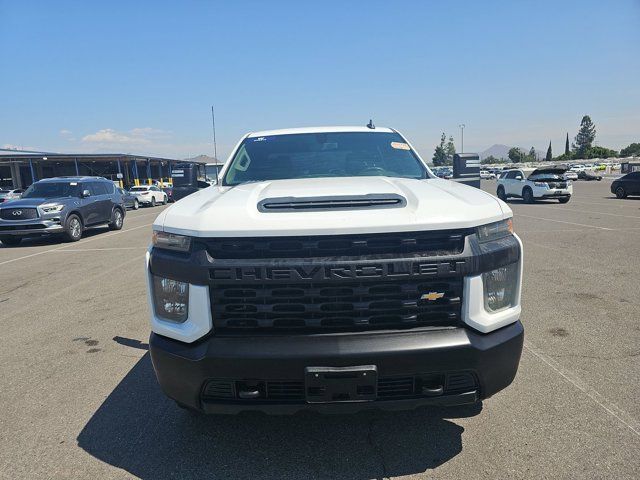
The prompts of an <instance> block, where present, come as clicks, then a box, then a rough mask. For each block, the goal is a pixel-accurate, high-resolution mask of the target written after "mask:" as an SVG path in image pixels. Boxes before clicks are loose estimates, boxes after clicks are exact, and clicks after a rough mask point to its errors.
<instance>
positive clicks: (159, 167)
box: [158, 160, 164, 188]
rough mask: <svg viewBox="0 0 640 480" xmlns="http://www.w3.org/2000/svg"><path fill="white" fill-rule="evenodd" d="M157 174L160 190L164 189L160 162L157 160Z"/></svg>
mask: <svg viewBox="0 0 640 480" xmlns="http://www.w3.org/2000/svg"><path fill="white" fill-rule="evenodd" d="M158 172H160V175H159V177H158V178H159V179H160V188H162V187H164V183H163V182H162V160H158Z"/></svg>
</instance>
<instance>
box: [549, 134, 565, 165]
mask: <svg viewBox="0 0 640 480" xmlns="http://www.w3.org/2000/svg"><path fill="white" fill-rule="evenodd" d="M567 140H568V139H567ZM544 159H545V161H547V162H550V161H551V160H553V153H551V142H549V148H547V155H546V156H545V157H544Z"/></svg>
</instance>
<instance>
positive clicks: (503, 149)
mask: <svg viewBox="0 0 640 480" xmlns="http://www.w3.org/2000/svg"><path fill="white" fill-rule="evenodd" d="M519 148H520V150H522V151H523V152H525V153H529V148H531V147H528V148H524V147H519ZM510 149H511V147H510V146H508V145H502V144H499V143H496V144H494V145H491V146H490V147H489V148H487V149H486V150H483V151H482V152H478V155H480V160H482V159H484V158H487V157H490V156H494V157H495V158H504V159H505V160H507V159H509V150H510ZM536 154H537V155H538V158H540V159H541V160H542V159H544V157H545V155H546V154H547V152H546V151H545V152H543V151H541V150H536Z"/></svg>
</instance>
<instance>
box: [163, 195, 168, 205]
mask: <svg viewBox="0 0 640 480" xmlns="http://www.w3.org/2000/svg"><path fill="white" fill-rule="evenodd" d="M166 204H167V196H166V195H165V196H163V197H162V205H166Z"/></svg>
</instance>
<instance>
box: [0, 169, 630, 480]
mask: <svg viewBox="0 0 640 480" xmlns="http://www.w3.org/2000/svg"><path fill="white" fill-rule="evenodd" d="M483 183H484V185H483V188H485V189H487V190H488V191H491V192H493V193H494V192H495V181H487V182H483ZM609 184H610V182H609V181H608V180H604V181H602V182H592V183H580V182H576V183H574V185H575V187H574V197H573V198H572V200H571V202H570V203H568V204H566V205H560V204H558V203H557V202H555V201H549V202H540V203H537V204H534V205H525V204H523V203H522V202H520V201H517V200H513V201H511V202H510V204H511V207H512V208H513V210H514V213H515V220H514V226H515V229H516V231H517V233H518V234H519V235H520V236H521V238H522V240H523V242H524V248H525V253H524V256H525V280H524V288H523V318H522V321H523V323H524V325H525V329H526V340H525V349H524V352H523V356H522V360H521V365H520V370H519V373H518V376H517V377H516V380H515V382H514V383H513V385H512V386H511V387H509V388H508V389H506V390H504V391H503V392H500V393H499V394H497V395H496V396H494V397H493V398H490V399H488V400H486V401H485V402H483V404H482V405H479V406H477V407H472V408H456V409H421V410H417V411H413V412H400V413H382V412H380V413H371V412H369V413H363V414H359V415H355V416H320V415H316V414H300V415H296V416H292V417H269V416H264V415H259V414H242V415H239V416H235V417H196V416H193V415H191V414H189V413H186V412H184V411H182V410H180V409H178V408H176V407H175V406H174V404H173V403H172V402H171V401H169V400H168V399H166V398H165V397H164V396H163V395H162V393H161V392H160V390H159V388H158V386H157V384H156V381H155V377H154V375H153V371H152V368H151V364H150V361H149V355H148V353H147V352H146V347H147V339H148V332H149V329H148V324H147V299H146V296H145V295H146V294H145V285H144V271H143V259H144V253H145V249H146V246H147V244H148V242H149V238H150V233H151V223H152V221H153V219H154V218H155V216H156V215H157V214H158V213H159V212H160V211H161V208H164V207H158V208H154V209H141V210H138V211H134V212H129V214H128V215H127V218H126V220H125V226H124V228H123V230H121V231H118V232H109V231H108V230H104V229H103V230H101V231H92V232H88V234H87V235H86V237H85V238H83V239H82V240H81V241H80V242H77V243H73V244H69V243H56V242H54V241H31V242H24V245H22V246H20V247H17V248H4V247H0V322H1V326H2V332H3V335H2V340H3V342H2V344H3V348H2V349H1V350H0V378H1V379H2V381H1V388H0V477H2V478H7V479H9V478H10V479H17V478H29V479H34V478H56V479H57V478H101V479H107V478H131V477H139V478H143V479H168V478H198V479H199V478H243V479H244V478H252V479H261V478H265V479H266V478H291V479H305V478H314V479H315V478H327V479H354V480H361V479H373V478H376V479H377V478H386V477H399V476H408V477H415V478H432V477H435V478H455V479H459V478H554V479H557V478H616V479H620V478H638V470H639V469H640V458H639V457H638V454H637V452H638V451H639V450H640V403H639V402H638V400H637V399H638V397H639V396H640V321H639V313H640V297H639V293H638V292H639V290H638V285H639V279H640V260H639V257H640V256H639V255H638V254H637V251H636V247H637V245H638V243H639V242H638V241H639V240H640V199H638V200H634V199H627V200H617V199H615V198H613V196H612V195H611V194H610V192H609Z"/></svg>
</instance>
